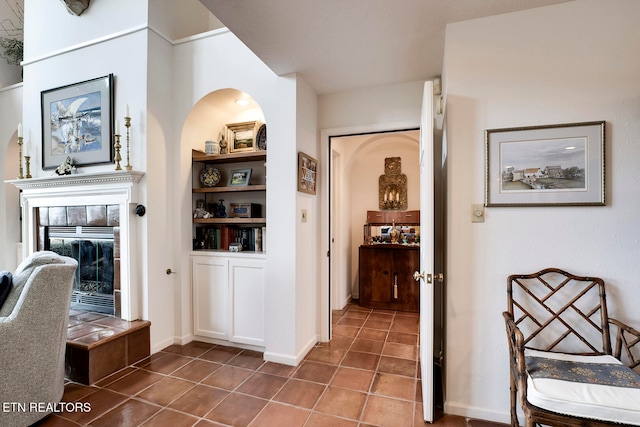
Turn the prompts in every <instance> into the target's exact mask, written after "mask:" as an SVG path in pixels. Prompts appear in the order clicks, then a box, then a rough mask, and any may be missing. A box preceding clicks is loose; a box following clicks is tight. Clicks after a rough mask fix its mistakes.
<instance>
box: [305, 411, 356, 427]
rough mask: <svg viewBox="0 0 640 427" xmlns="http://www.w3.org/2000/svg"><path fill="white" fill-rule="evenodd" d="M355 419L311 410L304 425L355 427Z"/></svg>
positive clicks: (307, 426)
mask: <svg viewBox="0 0 640 427" xmlns="http://www.w3.org/2000/svg"><path fill="white" fill-rule="evenodd" d="M357 425H358V423H357V421H352V420H346V419H344V418H338V417H334V416H333V415H329V414H323V413H321V412H312V413H311V416H310V417H309V421H307V423H306V424H305V425H304V426H305V427H328V426H331V427H357Z"/></svg>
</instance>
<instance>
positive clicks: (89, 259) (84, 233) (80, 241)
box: [44, 226, 115, 315]
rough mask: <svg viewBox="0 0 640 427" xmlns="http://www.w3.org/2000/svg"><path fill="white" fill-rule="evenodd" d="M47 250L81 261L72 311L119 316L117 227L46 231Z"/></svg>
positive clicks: (72, 227) (63, 228) (74, 287)
mask: <svg viewBox="0 0 640 427" xmlns="http://www.w3.org/2000/svg"><path fill="white" fill-rule="evenodd" d="M45 236H46V237H45V245H44V248H45V249H46V250H50V251H53V252H56V253H57V254H60V255H64V256H68V257H71V258H73V259H75V260H76V261H78V269H77V270H76V275H75V278H74V283H73V291H72V294H71V308H75V309H78V310H85V311H92V312H97V313H105V314H112V315H113V314H115V303H114V290H115V288H114V256H113V255H114V251H113V249H114V234H113V227H87V226H75V227H74V226H67V227H46V229H45Z"/></svg>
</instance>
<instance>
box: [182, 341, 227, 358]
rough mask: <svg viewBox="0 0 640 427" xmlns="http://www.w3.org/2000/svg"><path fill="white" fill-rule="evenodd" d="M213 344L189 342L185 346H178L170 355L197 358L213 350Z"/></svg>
mask: <svg viewBox="0 0 640 427" xmlns="http://www.w3.org/2000/svg"><path fill="white" fill-rule="evenodd" d="M215 346H216V345H215V344H209V343H206V342H201V341H191V342H190V343H188V344H185V345H179V346H178V348H177V349H174V350H173V351H172V353H176V354H181V355H183V356H189V357H198V356H201V355H203V354H204V353H206V352H207V351H209V350H211V349H212V348H214V347H215Z"/></svg>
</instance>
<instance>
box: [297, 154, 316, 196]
mask: <svg viewBox="0 0 640 427" xmlns="http://www.w3.org/2000/svg"><path fill="white" fill-rule="evenodd" d="M317 170H318V161H317V160H316V159H314V158H313V157H311V156H309V155H307V154H305V153H303V152H302V151H300V152H298V191H302V192H303V193H309V194H316V172H317Z"/></svg>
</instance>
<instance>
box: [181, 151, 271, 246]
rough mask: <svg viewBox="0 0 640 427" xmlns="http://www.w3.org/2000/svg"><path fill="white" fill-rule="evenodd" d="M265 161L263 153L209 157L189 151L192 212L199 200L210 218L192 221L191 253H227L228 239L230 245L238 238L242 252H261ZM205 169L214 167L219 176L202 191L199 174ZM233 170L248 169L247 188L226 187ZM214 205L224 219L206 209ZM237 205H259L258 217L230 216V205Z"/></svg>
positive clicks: (251, 152) (263, 230)
mask: <svg viewBox="0 0 640 427" xmlns="http://www.w3.org/2000/svg"><path fill="white" fill-rule="evenodd" d="M266 160H267V152H266V151H243V152H238V153H229V154H216V155H208V154H205V153H204V152H202V151H198V150H192V164H193V169H192V172H193V190H192V195H193V197H192V198H193V208H194V210H195V208H196V206H197V202H198V200H204V202H205V210H207V211H208V212H209V213H211V214H212V215H213V216H211V217H209V218H196V217H194V218H193V224H194V249H196V250H197V249H221V250H227V249H228V244H229V243H230V241H229V239H230V238H231V239H232V241H231V242H234V241H236V240H237V239H238V238H240V239H241V240H242V243H243V246H244V248H243V250H251V251H257V252H262V251H264V249H263V245H262V242H264V241H265V237H266V236H264V235H265V234H266V223H267V219H266V217H265V216H264V214H265V213H266V191H267V185H266ZM207 165H213V166H214V167H215V168H216V169H218V170H219V171H220V173H221V175H222V178H221V180H220V182H219V183H218V184H217V185H216V186H213V187H204V186H202V185H201V183H200V178H199V177H200V173H201V171H202V170H203V169H204V168H206V167H207ZM236 169H251V171H252V173H251V179H250V180H249V184H248V185H241V186H230V185H227V182H228V177H229V175H230V174H231V172H232V171H233V170H236ZM221 200H223V201H224V202H221ZM214 203H223V205H224V206H225V210H226V216H225V217H218V216H215V212H214V211H213V209H210V208H209V207H210V206H213V204H214ZM239 203H241V204H254V205H259V206H260V214H261V216H259V217H253V216H252V217H232V216H230V214H231V209H230V207H231V204H239ZM229 230H231V231H229ZM243 231H244V233H245V234H244V235H243V234H242V233H243ZM227 232H231V237H229V236H226V237H225V233H227ZM234 236H235V237H234ZM238 236H240V237H238ZM258 236H259V237H258ZM247 239H250V242H248V243H247ZM258 242H259V243H258Z"/></svg>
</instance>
